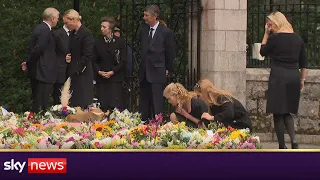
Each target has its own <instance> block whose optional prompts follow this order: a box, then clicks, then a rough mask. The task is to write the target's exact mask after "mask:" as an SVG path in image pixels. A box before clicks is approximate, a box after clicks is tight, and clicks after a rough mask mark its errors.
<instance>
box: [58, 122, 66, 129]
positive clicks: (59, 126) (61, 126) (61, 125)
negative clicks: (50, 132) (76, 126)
mask: <svg viewBox="0 0 320 180" xmlns="http://www.w3.org/2000/svg"><path fill="white" fill-rule="evenodd" d="M66 126H67V124H66V123H61V124H59V125H58V126H56V130H59V129H61V128H63V127H66Z"/></svg>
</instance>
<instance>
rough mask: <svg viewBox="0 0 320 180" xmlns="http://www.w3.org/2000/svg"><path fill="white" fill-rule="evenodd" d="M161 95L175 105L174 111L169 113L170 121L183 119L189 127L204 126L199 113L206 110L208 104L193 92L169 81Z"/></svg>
mask: <svg viewBox="0 0 320 180" xmlns="http://www.w3.org/2000/svg"><path fill="white" fill-rule="evenodd" d="M163 95H164V96H165V97H166V98H167V99H168V101H169V103H170V104H171V105H173V106H174V107H175V113H171V114H170V120H171V122H172V123H174V124H176V123H178V122H182V121H184V122H186V125H187V126H189V127H193V128H205V126H204V124H203V123H202V121H201V115H202V114H203V113H205V112H208V106H207V105H206V103H205V102H204V101H202V100H201V99H198V98H197V97H196V96H197V95H196V94H195V93H193V92H188V91H187V90H186V89H185V88H184V87H183V86H182V85H181V84H179V83H171V84H169V85H168V86H167V87H166V88H165V89H164V92H163Z"/></svg>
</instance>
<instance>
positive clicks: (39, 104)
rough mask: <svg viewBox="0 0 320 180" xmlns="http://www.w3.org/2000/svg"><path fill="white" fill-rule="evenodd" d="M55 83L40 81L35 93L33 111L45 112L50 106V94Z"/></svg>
mask: <svg viewBox="0 0 320 180" xmlns="http://www.w3.org/2000/svg"><path fill="white" fill-rule="evenodd" d="M52 87H53V84H49V83H45V82H41V81H38V82H37V88H36V89H37V90H36V95H35V101H33V103H32V110H31V111H32V112H35V113H39V112H40V111H42V113H45V111H46V110H47V108H48V101H49V95H50V93H51V92H52Z"/></svg>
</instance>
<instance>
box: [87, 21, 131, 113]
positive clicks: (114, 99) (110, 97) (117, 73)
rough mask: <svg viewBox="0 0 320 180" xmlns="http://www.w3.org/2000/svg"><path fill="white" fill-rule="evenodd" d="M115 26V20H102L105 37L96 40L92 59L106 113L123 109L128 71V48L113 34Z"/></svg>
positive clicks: (98, 92)
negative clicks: (125, 80) (124, 84)
mask: <svg viewBox="0 0 320 180" xmlns="http://www.w3.org/2000/svg"><path fill="white" fill-rule="evenodd" d="M114 26H115V20H114V19H113V18H111V17H104V18H102V19H101V33H102V35H103V37H101V38H99V39H97V40H96V42H95V46H94V53H93V59H92V62H93V67H94V72H95V75H96V76H97V77H96V82H97V84H96V87H97V97H98V100H99V102H100V103H101V109H102V110H104V111H107V110H113V109H114V108H119V109H122V107H123V105H122V101H123V100H122V98H123V91H122V89H123V81H124V77H125V70H126V67H125V64H126V46H125V41H124V39H123V38H121V37H117V36H115V35H114V34H113V30H114Z"/></svg>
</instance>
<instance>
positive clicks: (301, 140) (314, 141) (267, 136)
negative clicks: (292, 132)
mask: <svg viewBox="0 0 320 180" xmlns="http://www.w3.org/2000/svg"><path fill="white" fill-rule="evenodd" d="M256 135H257V136H259V138H260V141H261V142H274V143H277V136H276V134H275V133H256ZM285 140H286V142H287V143H290V137H289V135H288V134H285ZM296 140H297V143H298V144H306V145H314V146H319V147H320V135H304V134H297V135H296Z"/></svg>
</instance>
